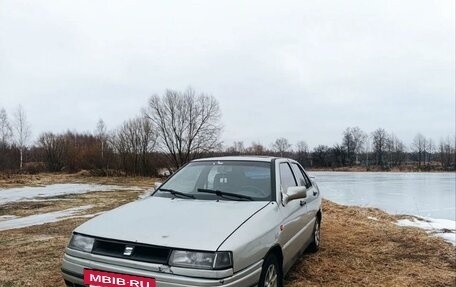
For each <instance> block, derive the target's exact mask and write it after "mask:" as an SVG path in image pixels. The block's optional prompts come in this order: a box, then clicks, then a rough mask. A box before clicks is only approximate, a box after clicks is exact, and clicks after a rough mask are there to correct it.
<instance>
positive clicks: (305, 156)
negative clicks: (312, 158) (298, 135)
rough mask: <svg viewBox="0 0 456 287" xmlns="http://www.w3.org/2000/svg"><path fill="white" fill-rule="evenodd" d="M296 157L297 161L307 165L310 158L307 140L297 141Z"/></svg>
mask: <svg viewBox="0 0 456 287" xmlns="http://www.w3.org/2000/svg"><path fill="white" fill-rule="evenodd" d="M296 157H297V159H296V160H297V161H298V162H299V163H300V164H302V165H303V166H307V162H308V160H309V146H308V145H307V143H306V142H305V141H298V142H297V143H296Z"/></svg>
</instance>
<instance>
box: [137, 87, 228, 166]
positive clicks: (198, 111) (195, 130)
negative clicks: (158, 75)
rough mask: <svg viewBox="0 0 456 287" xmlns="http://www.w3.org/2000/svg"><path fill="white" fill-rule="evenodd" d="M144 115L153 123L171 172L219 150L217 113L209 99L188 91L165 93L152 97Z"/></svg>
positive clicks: (219, 114) (218, 119)
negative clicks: (216, 149) (173, 168)
mask: <svg viewBox="0 0 456 287" xmlns="http://www.w3.org/2000/svg"><path fill="white" fill-rule="evenodd" d="M144 114H145V116H146V117H147V118H148V119H150V120H151V122H152V123H153V125H154V127H155V129H156V131H157V134H158V137H159V146H160V148H161V149H162V150H163V151H165V152H166V154H167V155H168V157H169V159H170V161H171V163H172V165H173V166H174V167H175V168H179V167H181V166H182V165H184V164H185V163H187V162H189V161H190V160H192V159H194V158H196V157H198V156H199V155H200V154H201V153H203V152H209V151H212V150H214V149H215V148H218V147H220V144H221V142H220V134H221V130H222V126H221V123H220V118H221V113H220V108H219V104H218V102H217V100H216V99H215V98H214V97H212V96H209V95H205V94H199V95H196V93H195V92H194V91H193V90H192V89H187V90H186V91H184V92H178V91H173V90H168V91H166V92H165V94H164V95H163V96H162V97H160V96H158V95H155V96H152V97H151V98H150V100H149V105H148V107H147V108H146V109H144Z"/></svg>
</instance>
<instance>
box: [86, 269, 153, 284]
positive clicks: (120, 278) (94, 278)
mask: <svg viewBox="0 0 456 287" xmlns="http://www.w3.org/2000/svg"><path fill="white" fill-rule="evenodd" d="M84 284H87V285H89V286H91V287H156V282H155V278H148V277H141V276H133V275H126V274H119V273H112V272H104V271H97V270H91V269H84Z"/></svg>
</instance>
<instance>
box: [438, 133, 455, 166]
mask: <svg viewBox="0 0 456 287" xmlns="http://www.w3.org/2000/svg"><path fill="white" fill-rule="evenodd" d="M439 154H440V163H441V164H442V167H443V168H444V169H449V168H451V166H453V169H454V168H455V167H456V137H453V143H452V140H451V138H450V136H448V137H447V138H446V139H441V140H440V144H439Z"/></svg>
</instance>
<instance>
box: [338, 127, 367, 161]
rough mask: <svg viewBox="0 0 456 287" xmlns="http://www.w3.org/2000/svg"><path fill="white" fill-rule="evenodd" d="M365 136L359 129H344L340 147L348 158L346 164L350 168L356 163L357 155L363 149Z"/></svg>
mask: <svg viewBox="0 0 456 287" xmlns="http://www.w3.org/2000/svg"><path fill="white" fill-rule="evenodd" d="M366 138H367V135H366V133H364V132H363V131H362V130H361V129H360V128H359V127H352V128H350V127H349V128H346V129H345V131H344V132H343V137H342V147H343V149H345V151H346V153H347V157H348V163H349V165H350V166H351V165H352V164H353V163H354V162H358V155H359V153H361V151H362V149H363V145H364V143H365V141H366Z"/></svg>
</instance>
